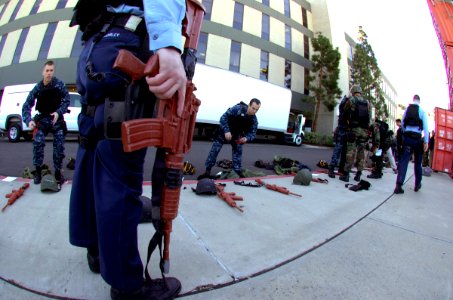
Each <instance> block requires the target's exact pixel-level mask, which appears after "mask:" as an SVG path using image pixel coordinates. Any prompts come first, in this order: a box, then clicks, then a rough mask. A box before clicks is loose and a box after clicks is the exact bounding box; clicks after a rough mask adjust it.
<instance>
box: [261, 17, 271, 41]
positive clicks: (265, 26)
mask: <svg viewBox="0 0 453 300" xmlns="http://www.w3.org/2000/svg"><path fill="white" fill-rule="evenodd" d="M269 31H270V21H269V16H268V15H266V14H263V17H262V20H261V38H262V39H263V40H266V41H268V40H269Z"/></svg>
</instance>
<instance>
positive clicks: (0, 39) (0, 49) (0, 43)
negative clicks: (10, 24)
mask: <svg viewBox="0 0 453 300" xmlns="http://www.w3.org/2000/svg"><path fill="white" fill-rule="evenodd" d="M7 36H8V35H7V34H4V35H2V36H0V57H1V56H2V52H3V47H4V46H5V42H6V37H7Z"/></svg>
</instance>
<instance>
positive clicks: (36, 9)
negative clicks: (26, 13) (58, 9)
mask: <svg viewBox="0 0 453 300" xmlns="http://www.w3.org/2000/svg"><path fill="white" fill-rule="evenodd" d="M41 2H42V0H36V1H35V4H34V5H33V8H32V9H31V11H30V15H34V14H36V13H37V12H38V9H39V6H40V5H41Z"/></svg>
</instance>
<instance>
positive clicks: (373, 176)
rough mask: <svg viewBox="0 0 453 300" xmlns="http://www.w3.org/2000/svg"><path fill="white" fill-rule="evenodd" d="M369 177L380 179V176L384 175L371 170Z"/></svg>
mask: <svg viewBox="0 0 453 300" xmlns="http://www.w3.org/2000/svg"><path fill="white" fill-rule="evenodd" d="M367 178H372V179H379V178H382V175H381V174H379V173H376V172H371V174H370V175H368V176H367Z"/></svg>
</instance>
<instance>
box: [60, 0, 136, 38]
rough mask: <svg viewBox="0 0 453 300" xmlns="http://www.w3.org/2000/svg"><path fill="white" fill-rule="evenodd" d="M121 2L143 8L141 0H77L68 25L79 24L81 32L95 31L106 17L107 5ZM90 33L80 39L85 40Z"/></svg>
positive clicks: (113, 5)
mask: <svg viewBox="0 0 453 300" xmlns="http://www.w3.org/2000/svg"><path fill="white" fill-rule="evenodd" d="M121 4H126V5H129V6H136V7H139V8H141V9H142V10H143V1H142V0H79V1H78V2H77V4H76V5H75V7H74V15H73V16H72V20H71V23H70V24H69V26H75V25H79V29H80V31H82V32H83V33H86V31H87V30H88V31H90V32H96V31H98V30H100V28H102V25H103V24H104V23H105V21H106V19H107V15H108V13H107V6H112V7H117V6H119V5H121ZM91 27H92V28H91ZM90 35H91V34H90V33H88V34H86V35H85V37H83V38H82V39H83V40H87V39H88V37H89V36H90Z"/></svg>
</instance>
